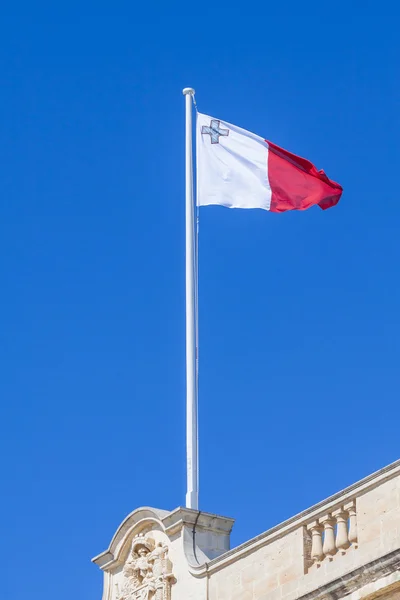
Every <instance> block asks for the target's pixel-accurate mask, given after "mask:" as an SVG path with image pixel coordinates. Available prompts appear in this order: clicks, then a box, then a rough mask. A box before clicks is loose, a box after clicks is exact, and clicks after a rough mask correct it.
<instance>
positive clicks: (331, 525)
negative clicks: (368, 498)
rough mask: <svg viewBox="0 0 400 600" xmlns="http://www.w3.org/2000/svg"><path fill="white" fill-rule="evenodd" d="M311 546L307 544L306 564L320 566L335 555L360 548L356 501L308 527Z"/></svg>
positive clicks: (320, 518)
mask: <svg viewBox="0 0 400 600" xmlns="http://www.w3.org/2000/svg"><path fill="white" fill-rule="evenodd" d="M307 531H308V532H309V535H310V536H311V545H310V544H309V543H306V551H305V557H306V562H307V563H310V562H311V564H314V563H316V564H317V565H319V564H320V563H321V562H322V561H323V560H325V559H326V558H327V559H328V560H332V559H333V557H334V556H335V554H337V553H338V552H339V553H340V554H346V552H347V551H348V549H349V548H354V549H356V548H357V547H358V537H357V512H356V500H355V499H354V500H351V501H350V502H347V503H346V504H343V505H342V506H339V507H338V508H337V509H335V510H332V511H331V512H329V513H328V514H324V515H322V516H321V517H319V518H318V519H314V520H313V521H311V522H310V523H308V525H307Z"/></svg>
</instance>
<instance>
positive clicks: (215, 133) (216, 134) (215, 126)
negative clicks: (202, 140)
mask: <svg viewBox="0 0 400 600" xmlns="http://www.w3.org/2000/svg"><path fill="white" fill-rule="evenodd" d="M220 124H221V121H218V120H217V119H211V123H210V127H207V126H206V125H203V127H202V128H201V135H204V134H207V135H209V136H210V139H211V143H212V144H219V138H220V137H221V136H222V137H226V136H228V135H229V129H220V128H219V126H220Z"/></svg>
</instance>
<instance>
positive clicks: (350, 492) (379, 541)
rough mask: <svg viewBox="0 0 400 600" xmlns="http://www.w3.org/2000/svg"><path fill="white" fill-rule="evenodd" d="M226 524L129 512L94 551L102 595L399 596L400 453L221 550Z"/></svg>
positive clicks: (238, 599)
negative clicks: (386, 463)
mask: <svg viewBox="0 0 400 600" xmlns="http://www.w3.org/2000/svg"><path fill="white" fill-rule="evenodd" d="M232 526H233V520H232V519H230V518H226V517H221V516H218V515H212V514H209V513H203V512H198V511H194V510H189V509H186V508H177V509H176V510H173V511H172V512H168V511H165V510H158V509H154V508H139V509H137V510H134V511H133V512H132V513H131V514H130V515H129V516H128V517H127V518H126V519H125V520H124V521H123V523H122V524H121V525H120V527H119V528H118V530H117V531H116V533H115V535H114V537H113V539H112V540H111V543H110V546H109V548H108V550H106V551H105V552H103V553H102V554H99V555H98V556H96V557H95V558H94V559H93V562H94V563H96V565H98V566H99V567H100V569H102V571H103V572H104V591H103V600H170V599H172V600H298V599H300V600H317V599H318V600H339V599H342V598H346V599H348V600H359V599H361V598H366V599H370V600H374V599H375V598H380V599H382V600H387V599H390V600H400V461H397V462H396V463H394V464H392V465H390V466H388V467H386V468H384V469H382V470H380V471H378V472H377V473H375V474H373V475H371V476H369V477H367V478H365V479H363V480H362V481H360V482H359V483H356V484H354V485H351V486H350V487H348V488H347V489H345V490H343V491H342V492H339V493H337V494H335V495H334V496H331V497H330V498H328V499H327V500H325V501H323V502H320V503H319V504H317V505H316V506H313V507H311V508H309V509H307V510H305V511H304V512H302V513H301V514H299V515H296V516H295V517H292V518H291V519H289V520H288V521H285V522H284V523H281V524H280V525H277V526H276V527H273V528H272V529H270V530H269V531H266V532H265V533H263V534H261V535H259V536H258V537H256V538H254V539H251V540H249V541H248V542H246V543H244V544H242V545H241V546H238V547H237V548H233V549H232V550H230V545H229V538H230V532H231V529H232Z"/></svg>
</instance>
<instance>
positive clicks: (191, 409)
mask: <svg viewBox="0 0 400 600" xmlns="http://www.w3.org/2000/svg"><path fill="white" fill-rule="evenodd" d="M183 94H184V96H185V103H186V161H185V162H186V466H187V492H186V507H187V508H193V509H195V510H198V508H199V491H198V455H197V448H198V426H197V381H196V322H197V321H196V302H195V292H196V285H195V278H196V266H195V264H196V263H195V244H194V201H193V156H192V143H193V141H192V111H193V107H192V99H193V96H194V89H193V88H185V89H184V90H183Z"/></svg>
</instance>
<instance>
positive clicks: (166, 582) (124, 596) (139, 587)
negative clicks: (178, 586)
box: [117, 534, 176, 600]
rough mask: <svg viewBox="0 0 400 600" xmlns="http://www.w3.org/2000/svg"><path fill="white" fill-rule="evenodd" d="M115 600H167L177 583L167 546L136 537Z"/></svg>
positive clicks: (146, 537) (149, 539)
mask: <svg viewBox="0 0 400 600" xmlns="http://www.w3.org/2000/svg"><path fill="white" fill-rule="evenodd" d="M122 574H123V581H122V584H121V586H120V587H119V586H117V600H170V598H171V586H172V584H173V583H175V581H176V579H175V577H174V575H173V574H172V564H171V561H170V560H169V558H168V546H166V545H163V544H162V543H161V542H158V543H157V544H156V543H155V541H154V540H153V539H152V538H151V537H149V536H147V535H143V534H140V535H137V536H136V537H135V538H134V539H133V542H132V546H131V549H130V552H129V556H128V558H127V560H126V563H125V565H124V568H123V571H122Z"/></svg>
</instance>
